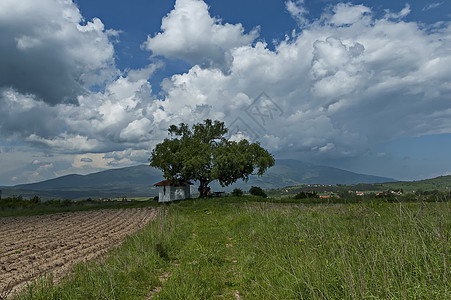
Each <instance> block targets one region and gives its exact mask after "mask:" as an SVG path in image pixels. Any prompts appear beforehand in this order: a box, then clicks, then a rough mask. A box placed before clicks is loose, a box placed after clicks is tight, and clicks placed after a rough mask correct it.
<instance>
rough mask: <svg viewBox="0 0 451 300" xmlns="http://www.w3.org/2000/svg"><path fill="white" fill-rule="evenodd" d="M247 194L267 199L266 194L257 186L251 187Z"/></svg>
mask: <svg viewBox="0 0 451 300" xmlns="http://www.w3.org/2000/svg"><path fill="white" fill-rule="evenodd" d="M249 194H251V195H254V196H260V197H263V198H267V197H268V195H266V193H265V192H264V191H263V190H262V188H261V187H258V186H252V187H251V188H250V189H249Z"/></svg>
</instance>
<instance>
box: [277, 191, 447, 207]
mask: <svg viewBox="0 0 451 300" xmlns="http://www.w3.org/2000/svg"><path fill="white" fill-rule="evenodd" d="M450 199H451V192H444V191H438V190H434V191H418V192H416V193H402V192H401V191H400V190H397V191H393V190H388V191H385V192H380V193H373V192H371V193H365V194H363V195H358V194H356V193H355V192H348V191H341V192H339V193H334V194H331V195H327V196H320V195H319V194H318V193H317V192H315V191H308V192H304V191H301V192H299V193H297V194H296V195H294V196H292V197H287V198H281V199H280V200H281V201H282V202H298V203H306V204H314V203H360V202H365V201H373V200H380V201H384V202H421V201H424V202H436V201H439V202H444V201H449V200H450Z"/></svg>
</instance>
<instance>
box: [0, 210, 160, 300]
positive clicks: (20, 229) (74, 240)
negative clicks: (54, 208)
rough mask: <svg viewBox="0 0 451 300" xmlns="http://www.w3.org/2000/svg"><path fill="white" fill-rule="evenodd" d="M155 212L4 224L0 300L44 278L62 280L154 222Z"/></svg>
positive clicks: (64, 215)
mask: <svg viewBox="0 0 451 300" xmlns="http://www.w3.org/2000/svg"><path fill="white" fill-rule="evenodd" d="M156 213H157V211H156V210H155V209H151V208H134V209H118V210H99V211H88V212H70V213H58V214H53V215H43V216H31V217H15V218H13V217H10V218H0V299H2V297H6V296H7V295H8V294H9V295H11V294H13V293H14V292H16V291H18V290H19V289H20V288H21V287H23V286H24V285H25V284H26V283H27V282H29V281H30V280H33V279H36V278H37V277H39V276H41V275H43V274H53V276H54V278H56V279H58V278H60V277H61V276H62V275H64V274H66V273H67V272H69V271H70V269H71V267H73V265H74V264H76V263H78V262H82V261H87V260H91V259H94V258H96V257H98V256H99V255H101V254H104V253H105V252H107V251H108V250H110V249H111V248H113V247H116V246H118V245H120V243H121V242H122V240H123V239H124V237H126V236H128V235H130V234H133V233H135V232H136V231H138V230H139V229H141V228H143V227H144V226H145V225H146V224H148V222H149V221H151V220H152V219H154V218H155V216H156Z"/></svg>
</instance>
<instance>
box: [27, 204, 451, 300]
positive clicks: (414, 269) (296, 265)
mask: <svg viewBox="0 0 451 300" xmlns="http://www.w3.org/2000/svg"><path fill="white" fill-rule="evenodd" d="M261 199H262V198H261V197H260V198H259V197H228V198H218V199H205V200H190V201H182V202H178V203H173V204H171V205H168V206H164V209H163V210H162V212H161V215H160V216H159V217H158V219H157V220H156V221H155V222H152V223H151V224H150V225H149V226H148V227H147V228H146V229H145V230H143V231H142V232H140V233H139V234H137V235H135V236H133V237H130V238H128V239H127V240H126V241H125V243H124V244H123V245H122V246H121V247H120V248H119V249H117V250H115V251H113V252H112V253H111V255H110V257H109V258H108V259H105V260H104V261H97V262H90V263H87V264H80V265H78V266H77V268H75V271H74V273H73V274H72V275H71V276H68V277H67V278H65V279H64V280H63V281H62V282H61V284H60V285H58V286H56V285H53V284H48V281H46V282H47V284H43V283H37V284H36V285H34V286H32V287H30V289H29V291H28V294H26V295H23V296H21V298H24V299H60V298H67V299H93V298H108V299H136V298H146V296H148V294H149V291H152V290H155V288H156V287H160V288H159V289H158V292H155V293H154V294H153V295H152V296H153V298H154V299H210V298H217V297H221V298H226V299H227V298H228V299H233V298H235V296H234V295H236V294H237V292H239V294H240V295H241V296H243V298H245V299H294V298H300V299H319V298H333V299H348V298H353V299H355V298H357V299H360V298H378V299H388V298H390V299H392V298H407V299H408V298H428V299H430V298H432V299H448V298H449V296H450V295H449V289H450V283H449V282H450V278H449V229H450V227H451V223H450V220H449V217H448V216H449V215H450V205H449V202H435V203H385V202H382V201H377V200H375V201H369V202H365V203H359V204H314V205H312V204H308V205H303V204H289V203H285V204H276V203H271V202H262V200H261ZM255 200H258V201H259V202H255ZM162 274H167V277H168V280H167V281H164V282H162V281H161V280H160V279H159V276H161V275H162Z"/></svg>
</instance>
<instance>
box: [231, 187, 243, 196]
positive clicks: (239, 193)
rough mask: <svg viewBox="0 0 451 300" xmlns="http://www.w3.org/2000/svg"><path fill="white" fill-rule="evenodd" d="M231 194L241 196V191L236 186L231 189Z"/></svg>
mask: <svg viewBox="0 0 451 300" xmlns="http://www.w3.org/2000/svg"><path fill="white" fill-rule="evenodd" d="M232 196H236V197H239V196H243V191H242V190H241V189H238V188H236V189H234V190H233V191H232Z"/></svg>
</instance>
